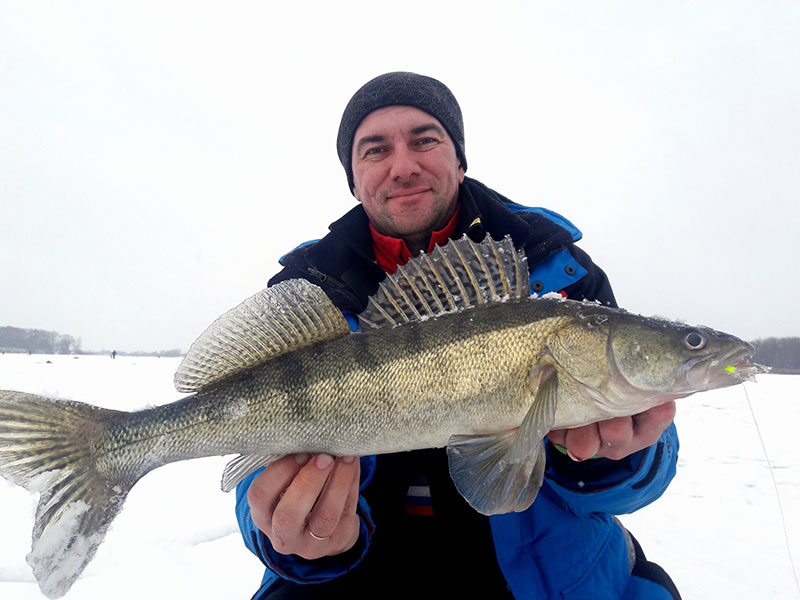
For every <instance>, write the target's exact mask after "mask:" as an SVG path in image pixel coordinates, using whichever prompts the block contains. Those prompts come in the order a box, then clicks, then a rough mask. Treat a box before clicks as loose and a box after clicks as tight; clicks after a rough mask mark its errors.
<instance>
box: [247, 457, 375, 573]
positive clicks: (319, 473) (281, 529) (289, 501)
mask: <svg viewBox="0 0 800 600" xmlns="http://www.w3.org/2000/svg"><path fill="white" fill-rule="evenodd" d="M360 465H361V463H360V461H359V460H358V458H357V457H353V456H348V457H344V458H337V459H335V460H334V459H333V457H331V456H329V455H327V454H318V455H316V456H313V455H311V456H309V455H308V454H292V455H289V456H284V457H283V458H281V459H280V460H278V461H276V462H274V463H272V464H271V465H270V466H269V467H268V468H266V469H264V471H263V472H262V473H261V474H260V475H259V476H258V477H256V478H255V479H254V480H253V483H252V484H251V485H250V489H249V490H248V492H247V501H248V502H249V504H250V513H251V515H252V517H253V523H255V525H256V527H258V528H259V529H260V530H261V531H263V532H264V534H265V535H266V536H267V537H268V538H269V540H270V542H272V547H273V548H274V549H275V550H276V551H277V552H280V553H281V554H297V555H298V556H301V557H303V558H306V559H310V560H313V559H315V558H320V557H322V556H330V555H333V554H340V553H342V552H344V551H346V550H349V549H350V548H351V547H352V546H353V545H354V544H355V543H356V540H358V533H359V527H360V521H359V518H358V516H357V515H356V508H357V506H358V485H359V478H360V474H361V466H360ZM312 532H313V535H312Z"/></svg>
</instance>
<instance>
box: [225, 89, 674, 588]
mask: <svg viewBox="0 0 800 600" xmlns="http://www.w3.org/2000/svg"><path fill="white" fill-rule="evenodd" d="M496 106H497V107H498V108H497V109H496V110H501V109H502V106H503V104H502V99H501V98H499V97H498V102H497V104H496ZM488 118H491V115H488ZM306 134H307V133H306ZM337 149H338V154H339V160H340V161H341V163H342V165H343V166H344V170H345V173H346V175H347V182H348V187H349V189H350V191H351V192H352V194H353V195H354V196H355V198H356V199H357V200H358V201H359V203H360V204H359V205H358V206H356V207H355V208H353V209H352V210H351V211H349V212H348V213H347V214H345V215H344V216H343V217H342V218H341V219H339V220H338V221H335V222H334V223H332V224H331V226H330V230H331V233H329V234H328V235H327V236H325V237H324V238H323V239H321V240H319V241H317V242H315V243H313V244H308V245H304V246H301V247H299V248H297V249H296V250H294V251H292V252H290V253H289V254H287V255H286V256H285V257H283V258H282V259H281V264H282V266H283V270H282V271H280V272H279V273H278V274H277V275H276V276H274V277H273V278H272V279H271V280H270V285H272V284H275V283H277V282H279V281H282V280H285V279H290V278H305V279H307V280H309V281H311V282H312V283H314V284H316V285H318V286H320V287H322V289H323V290H325V292H326V293H327V294H328V296H330V298H331V300H332V301H333V302H334V303H335V304H336V306H337V307H338V308H339V309H341V310H342V311H343V312H345V314H346V315H347V314H354V313H358V312H360V311H361V310H362V309H364V308H365V306H366V300H367V297H368V296H369V295H370V294H372V293H373V292H375V290H376V288H377V286H378V282H379V281H380V280H381V279H382V278H383V277H384V276H385V273H393V272H394V271H395V270H396V269H397V266H398V265H402V264H405V262H406V261H407V260H408V259H409V258H410V257H412V256H415V255H416V254H418V253H419V252H421V251H423V252H430V251H431V250H432V249H433V247H434V246H435V244H443V243H444V242H445V241H446V240H448V239H453V238H460V237H462V236H463V235H465V234H466V235H468V236H469V237H470V238H472V239H473V240H474V241H480V240H482V239H483V238H484V236H486V235H491V236H492V237H494V238H495V239H502V238H503V236H505V235H506V234H508V235H511V237H512V239H513V240H514V242H515V244H516V245H517V247H522V248H523V249H524V251H525V253H526V255H527V257H528V265H529V267H530V269H531V279H530V280H531V291H532V292H536V293H538V294H544V293H547V292H559V293H561V294H562V295H563V296H565V297H568V298H572V299H576V300H582V299H589V300H598V301H600V302H602V303H603V304H607V305H610V306H616V301H615V299H614V295H613V293H612V290H611V286H610V284H609V282H608V280H607V278H606V276H605V274H604V273H603V271H602V270H601V269H600V268H599V267H597V266H596V265H595V264H594V263H593V262H592V261H591V259H590V258H589V256H588V255H587V254H586V253H585V252H583V251H582V250H580V249H579V248H577V247H576V246H575V245H574V242H575V241H577V240H578V239H580V237H581V234H580V232H579V231H578V230H577V229H576V228H575V227H574V226H573V225H572V224H571V223H570V222H569V221H567V220H566V219H564V218H563V217H561V216H559V215H558V214H556V213H553V212H551V211H548V210H545V209H538V208H537V209H533V208H527V207H526V206H522V205H520V204H516V203H514V202H511V201H510V200H508V199H507V198H505V197H504V196H501V195H500V194H499V193H497V192H495V191H494V190H492V189H490V188H488V187H486V186H485V185H483V184H482V183H480V182H478V181H477V180H475V179H471V178H468V177H466V176H465V171H466V170H467V158H466V153H465V144H464V127H463V122H462V116H461V109H460V107H459V105H458V103H457V101H456V99H455V97H454V96H453V95H452V93H451V92H450V90H449V89H448V88H447V87H446V86H445V85H444V84H442V83H441V82H439V81H437V80H435V79H431V78H429V77H424V76H422V75H416V74H413V73H387V74H385V75H381V76H380V77H377V78H375V79H373V80H372V81H370V82H368V83H367V84H366V85H364V86H363V87H362V88H361V89H360V90H358V91H357V92H356V94H355V95H354V96H353V98H352V99H351V100H350V102H349V103H348V105H347V107H346V108H345V111H344V114H343V116H342V120H341V124H340V126H339V134H338V139H337ZM494 151H496V152H501V153H504V154H505V156H506V157H507V159H508V160H509V161H513V163H514V164H515V165H516V166H517V167H518V168H520V169H526V170H530V169H531V168H532V167H531V165H530V164H529V160H530V159H529V157H528V156H527V155H524V154H520V153H519V152H517V151H514V150H513V149H511V148H508V147H506V146H504V145H503V144H499V145H498V146H497V147H496V148H495V149H494ZM517 200H520V201H522V202H530V201H531V200H532V198H518V199H517ZM297 218H298V219H302V218H303V217H302V212H301V211H298V215H297ZM287 225H288V224H287ZM674 412H675V406H674V403H669V404H666V405H663V406H659V407H657V408H653V409H651V410H649V411H647V412H644V413H641V414H639V415H636V416H634V417H632V418H631V417H625V418H618V419H612V420H609V421H603V422H600V423H595V424H592V425H588V426H585V427H579V428H576V429H570V430H568V431H566V430H562V431H553V432H551V433H550V434H549V435H548V441H547V451H548V463H547V471H546V475H545V480H544V484H543V485H542V488H541V490H540V491H539V495H538V496H537V498H536V501H535V502H534V503H533V505H532V506H531V507H530V508H529V509H527V510H526V511H524V512H521V513H509V514H504V515H495V516H492V517H486V516H483V515H481V514H479V513H477V512H476V511H474V510H473V509H472V508H471V507H470V506H469V505H468V504H467V503H466V501H465V500H464V499H463V498H462V497H461V495H460V494H459V493H458V492H457V491H456V489H455V487H454V485H453V483H452V480H451V478H450V475H449V471H448V463H447V456H446V452H445V450H444V449H429V450H418V451H414V452H404V453H399V454H388V455H379V456H366V457H362V458H360V459H355V458H354V457H338V458H334V457H331V456H328V455H324V454H323V455H317V456H308V455H292V456H286V457H284V458H282V459H280V460H279V461H277V462H275V463H273V464H272V465H270V466H269V467H267V468H266V469H262V470H260V471H257V472H256V473H254V474H253V475H251V476H250V477H248V478H247V479H245V480H244V481H243V482H242V483H241V484H240V485H239V487H238V489H237V507H236V511H237V517H238V519H239V525H240V528H241V531H242V535H243V537H244V541H245V544H246V545H247V546H248V548H250V550H251V551H253V552H254V553H255V554H256V555H257V556H258V557H259V559H260V560H261V561H262V562H263V563H264V565H266V573H265V575H264V578H263V581H262V584H261V588H260V589H259V591H258V592H257V593H256V595H255V596H254V598H256V599H264V598H269V599H275V598H321V599H322V598H325V599H329V598H381V597H392V598H394V597H408V598H487V599H497V598H537V599H546V598H559V599H562V598H563V599H589V598H591V599H611V598H614V599H616V598H622V599H625V600H633V599H637V600H638V599H643V598H644V599H653V600H669V599H675V598H679V594H678V591H677V589H676V588H675V586H674V584H673V583H672V581H671V580H670V578H669V576H668V575H667V574H666V573H665V572H664V571H663V569H661V568H660V567H659V566H658V565H656V564H654V563H651V562H648V561H647V560H646V559H645V556H644V554H643V552H642V550H641V548H640V546H639V544H638V543H637V542H636V540H635V539H634V538H633V536H632V535H630V533H629V532H627V531H626V530H625V529H624V528H623V526H622V525H621V524H620V523H619V521H617V520H616V519H615V518H614V517H613V516H612V515H614V514H621V513H628V512H632V511H635V510H637V509H639V508H641V507H643V506H645V505H646V504H648V503H650V502H652V501H654V500H655V499H657V498H658V497H659V496H661V494H662V493H663V492H664V490H665V489H666V487H667V485H668V484H669V482H670V480H671V479H672V477H673V476H674V474H675V465H676V461H677V452H678V438H677V433H676V430H675V426H674V425H673V424H672V419H673V417H674Z"/></svg>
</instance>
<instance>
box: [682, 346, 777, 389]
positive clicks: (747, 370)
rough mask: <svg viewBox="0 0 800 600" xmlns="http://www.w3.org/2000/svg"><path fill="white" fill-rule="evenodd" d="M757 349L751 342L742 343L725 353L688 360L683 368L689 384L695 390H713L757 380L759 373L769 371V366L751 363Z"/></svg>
mask: <svg viewBox="0 0 800 600" xmlns="http://www.w3.org/2000/svg"><path fill="white" fill-rule="evenodd" d="M755 352H756V350H755V348H753V346H752V345H751V344H748V343H747V342H741V345H739V346H737V347H735V348H733V349H731V350H730V351H728V352H726V353H725V354H722V355H719V354H713V355H710V356H704V357H698V358H694V359H690V360H688V361H686V363H685V364H684V365H683V368H682V370H683V371H684V375H685V377H686V381H687V383H688V384H689V386H690V387H691V388H692V389H694V390H695V391H702V390H711V389H716V388H721V387H728V386H731V385H736V384H739V383H742V382H744V381H755V376H756V375H757V374H759V373H767V372H769V370H770V369H769V367H765V366H763V365H759V364H756V363H751V362H750V360H749V359H750V358H751V357H752V356H753V355H754V354H755Z"/></svg>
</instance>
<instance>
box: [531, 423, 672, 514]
mask: <svg viewBox="0 0 800 600" xmlns="http://www.w3.org/2000/svg"><path fill="white" fill-rule="evenodd" d="M545 444H546V446H547V453H548V457H547V458H548V460H547V463H548V464H547V471H546V473H545V476H546V482H547V483H549V485H550V486H551V487H552V488H553V490H554V491H555V492H556V493H557V494H558V495H559V496H561V497H562V498H563V499H564V500H566V501H567V503H568V504H569V506H570V507H571V508H572V510H573V511H574V512H575V513H577V514H586V513H592V512H604V513H610V514H614V515H620V514H625V513H630V512H634V511H636V510H639V509H640V508H642V507H643V506H647V505H648V504H650V503H651V502H653V501H654V500H656V499H657V498H659V497H660V496H661V494H663V493H664V490H666V489H667V486H668V485H669V483H670V481H672V478H673V477H674V476H675V469H676V465H677V461H678V448H679V443H678V432H677V430H676V428H675V424H674V423H673V424H671V425H670V426H669V427H667V429H666V430H664V433H662V434H661V437H660V438H659V440H658V442H656V443H655V444H654V445H652V446H650V447H649V448H645V449H644V450H640V451H639V452H635V453H634V454H631V455H630V456H628V457H626V458H623V459H622V460H610V459H607V458H596V459H589V460H586V461H583V462H575V461H573V460H572V459H570V458H568V457H567V456H565V455H564V454H563V453H561V452H560V451H559V450H558V449H557V448H556V447H555V445H554V444H552V443H550V442H549V441H547V440H546V441H545Z"/></svg>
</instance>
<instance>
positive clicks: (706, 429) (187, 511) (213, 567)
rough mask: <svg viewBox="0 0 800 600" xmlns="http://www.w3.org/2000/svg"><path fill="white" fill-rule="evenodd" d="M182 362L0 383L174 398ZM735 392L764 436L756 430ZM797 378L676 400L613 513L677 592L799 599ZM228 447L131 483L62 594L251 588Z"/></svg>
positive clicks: (18, 534) (21, 508) (24, 582)
mask: <svg viewBox="0 0 800 600" xmlns="http://www.w3.org/2000/svg"><path fill="white" fill-rule="evenodd" d="M179 362H180V359H175V358H131V357H119V356H118V357H117V359H116V360H111V358H109V357H107V356H80V357H77V358H76V357H71V356H41V355H33V356H27V355H12V354H6V355H0V389H15V390H20V391H25V392H31V393H37V394H44V395H51V396H59V397H64V398H72V399H75V400H81V401H84V402H91V403H93V404H98V405H100V406H105V407H108V408H116V409H123V410H134V409H137V408H144V407H147V406H152V405H155V404H163V403H166V402H170V401H172V400H176V399H178V398H179V397H180V396H181V394H178V393H177V392H174V391H173V388H172V376H173V373H174V372H175V370H176V368H177V366H178V363H179ZM745 391H746V392H747V394H749V396H750V400H751V403H752V406H753V410H754V413H755V419H756V422H757V423H758V428H760V431H761V434H762V436H763V438H764V443H765V445H766V450H767V455H768V456H769V459H770V461H771V464H772V472H770V469H769V468H768V466H767V459H766V457H765V454H764V450H763V449H762V447H761V442H760V441H759V436H758V430H757V427H756V424H755V422H754V420H753V416H752V415H751V413H750V408H749V406H748V402H747V397H746V395H745ZM799 415H800V376H796V375H759V376H758V383H746V384H744V386H736V387H734V388H728V389H724V390H716V391H712V392H706V393H703V394H697V395H695V396H692V397H689V398H686V399H683V400H679V401H678V416H677V418H676V420H677V425H678V429H679V432H680V434H681V452H680V459H679V465H678V475H677V477H676V478H675V481H674V482H673V483H672V485H671V486H670V488H669V490H667V493H666V494H665V495H664V496H663V497H662V498H661V499H659V500H658V501H657V502H655V503H654V504H652V505H651V506H649V507H646V508H645V509H643V510H641V511H639V512H638V513H636V514H633V515H625V516H623V517H622V520H623V522H624V523H625V524H626V525H627V526H628V527H629V528H630V529H631V530H632V531H633V533H634V535H636V537H637V538H638V539H639V540H640V541H641V542H642V545H643V546H644V549H645V552H646V553H647V555H648V557H649V558H650V559H651V560H654V561H656V562H658V563H660V564H661V565H662V566H664V567H665V568H666V569H667V571H668V572H669V573H670V574H671V575H672V577H673V578H674V579H675V581H676V583H677V584H678V587H679V589H680V590H681V593H682V595H683V597H684V598H686V599H687V600H692V599H695V598H726V599H738V598H742V599H745V598H747V599H748V600H749V599H752V598H759V599H761V598H776V599H790V598H792V599H797V598H800V591H798V589H797V587H796V584H795V581H794V578H793V574H792V569H791V565H790V562H789V550H788V549H787V542H786V538H785V534H784V527H783V523H782V520H781V516H780V510H779V504H778V496H777V495H776V491H775V487H774V485H773V480H772V476H773V475H774V477H775V480H776V482H777V486H778V490H779V493H780V499H781V502H782V505H783V511H784V514H785V520H786V535H788V539H789V544H790V547H791V553H792V554H793V555H794V560H795V565H796V568H797V569H800V453H798V452H797V449H796V447H795V445H794V444H795V440H796V439H797V435H798V434H797V429H798V425H797V422H798V418H797V417H798V416H799ZM226 462H227V458H223V457H218V458H209V459H202V460H194V461H188V462H180V463H176V464H171V465H167V466H165V467H162V468H160V469H157V470H156V471H154V472H152V473H150V474H148V475H147V476H146V477H144V478H143V479H142V480H141V481H140V482H139V483H138V484H137V485H136V486H134V488H133V490H132V491H131V493H130V495H129V496H128V500H127V502H126V504H125V508H124V509H123V510H122V513H121V514H120V515H119V516H118V517H117V519H116V520H115V521H114V524H113V525H112V527H111V530H110V532H109V533H108V535H107V537H106V541H105V542H104V543H103V544H102V545H101V546H100V549H99V551H98V552H97V556H96V557H95V559H94V561H92V563H90V564H89V566H88V567H87V568H86V570H85V571H84V573H83V575H82V576H81V578H80V579H79V580H78V581H77V582H76V583H75V585H74V586H73V588H72V589H71V590H70V592H69V593H68V594H67V595H66V596H65V598H66V600H87V599H97V598H117V599H119V600H126V599H129V598H130V599H134V598H136V599H139V598H142V597H153V598H167V597H173V598H195V599H209V600H211V599H215V600H216V599H218V598H249V597H250V596H251V595H252V594H253V592H254V591H255V590H256V589H257V587H258V584H259V582H260V580H261V576H262V573H263V567H262V565H261V563H260V562H259V561H258V560H257V559H256V558H255V557H254V556H253V555H251V554H250V552H249V551H248V550H247V549H246V548H245V547H244V545H243V543H242V541H241V538H240V536H239V533H238V529H237V527H236V521H235V518H234V514H233V505H234V496H233V495H232V494H224V493H222V492H220V490H219V481H220V476H221V474H222V471H223V469H224V467H225V464H226ZM0 506H2V507H3V510H2V511H0V531H2V532H3V537H2V542H0V597H1V598H9V599H13V600H32V599H36V600H40V599H41V598H42V595H41V593H40V592H39V589H38V587H37V585H36V583H35V582H34V580H33V575H32V574H31V571H30V567H29V566H28V565H27V563H26V562H25V556H26V555H27V554H28V553H29V552H30V539H31V528H32V525H33V515H34V511H35V497H34V496H33V495H31V494H29V493H28V492H27V491H25V490H24V489H22V488H20V487H15V486H12V485H11V484H8V483H6V482H5V481H4V480H2V481H0Z"/></svg>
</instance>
